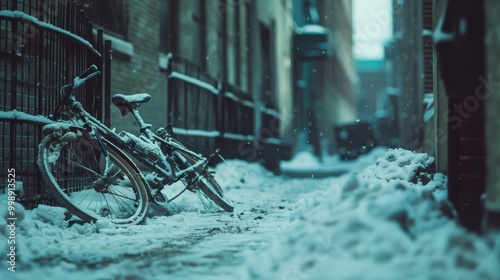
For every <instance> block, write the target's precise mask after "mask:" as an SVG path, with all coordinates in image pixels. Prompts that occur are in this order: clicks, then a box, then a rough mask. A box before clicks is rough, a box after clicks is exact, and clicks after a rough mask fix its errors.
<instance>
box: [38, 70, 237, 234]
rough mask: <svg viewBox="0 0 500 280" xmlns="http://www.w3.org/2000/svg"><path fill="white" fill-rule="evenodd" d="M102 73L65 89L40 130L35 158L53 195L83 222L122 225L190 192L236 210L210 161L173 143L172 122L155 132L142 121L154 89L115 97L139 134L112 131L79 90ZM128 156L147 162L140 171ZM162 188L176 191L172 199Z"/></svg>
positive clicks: (88, 74)
mask: <svg viewBox="0 0 500 280" xmlns="http://www.w3.org/2000/svg"><path fill="white" fill-rule="evenodd" d="M97 74H99V71H98V69H97V67H96V66H95V65H92V66H91V67H90V68H89V69H87V70H86V71H85V72H84V73H82V74H81V75H80V76H78V77H75V79H74V81H73V83H72V84H68V85H65V86H64V87H62V88H61V97H60V99H59V103H58V105H57V106H56V109H55V110H54V112H53V114H52V115H51V119H52V120H54V121H55V122H54V123H52V124H48V125H46V126H44V128H43V133H44V134H45V135H46V136H45V137H44V139H43V140H42V142H41V143H40V145H39V151H38V161H37V163H38V166H39V169H40V172H41V176H42V178H43V180H44V182H45V184H46V186H48V187H49V189H50V190H51V191H52V193H53V194H54V196H55V198H56V199H58V201H59V202H60V203H61V204H62V205H63V206H64V207H66V208H67V209H68V210H69V211H70V212H71V213H73V214H74V215H76V216H78V217H79V218H80V219H82V220H84V221H96V220H98V219H101V218H106V219H108V220H110V221H111V222H113V223H115V224H117V225H129V224H138V223H140V222H141V221H143V220H144V218H145V217H146V214H147V212H148V207H149V206H150V204H156V205H164V204H165V203H168V202H170V201H171V200H173V199H174V198H176V197H178V196H179V195H180V194H182V193H183V192H184V191H185V190H189V191H192V192H194V193H196V194H197V196H198V197H199V198H200V199H201V201H202V202H203V205H204V206H205V208H207V209H208V210H210V211H228V212H232V211H233V206H232V205H231V203H230V202H229V200H227V199H226V198H225V197H224V195H223V192H222V189H221V187H220V185H219V184H218V183H217V181H216V180H215V178H214V176H213V173H212V172H211V171H210V170H209V168H208V166H209V159H207V158H205V157H203V156H201V155H199V154H197V153H195V152H193V151H191V150H189V149H187V148H186V147H185V146H184V145H182V144H181V143H180V142H179V141H177V140H175V139H174V138H173V133H172V130H171V128H170V126H168V127H167V128H160V129H158V130H157V131H156V132H155V133H154V132H153V131H152V130H151V127H152V126H151V125H150V124H146V123H145V122H144V120H143V119H142V117H141V115H140V114H139V111H138V109H137V108H138V107H139V106H140V105H141V104H142V103H145V102H147V101H149V100H150V99H151V97H150V95H149V94H146V93H139V94H133V95H122V94H117V95H115V96H113V98H112V102H113V104H114V105H116V106H117V107H118V108H119V109H120V111H121V113H122V116H125V115H127V114H128V113H132V115H133V116H134V117H135V119H136V121H137V123H138V124H139V127H140V132H141V135H140V136H136V135H134V134H132V133H129V132H125V131H122V132H120V133H115V131H114V130H111V129H109V128H108V127H106V126H105V125H104V124H102V123H101V122H100V121H98V120H97V119H96V118H94V117H93V116H91V115H90V114H89V113H88V112H86V111H85V110H84V109H83V107H82V105H81V103H80V102H78V101H76V99H75V97H74V90H75V89H76V88H78V87H80V86H81V85H83V84H84V83H85V82H87V81H88V80H89V79H91V78H92V77H94V76H96V75H97ZM217 155H218V154H217V152H216V153H214V154H212V155H211V156H210V158H212V157H213V156H217ZM131 158H133V159H135V160H136V161H138V162H140V163H141V164H142V165H141V168H140V169H139V167H138V165H136V164H135V162H134V161H132V159H131ZM164 187H165V189H167V188H172V189H176V190H177V191H176V192H174V193H173V194H172V195H171V196H170V195H169V197H167V196H166V195H165V194H164V192H162V190H163V189H164Z"/></svg>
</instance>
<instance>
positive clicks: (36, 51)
mask: <svg viewBox="0 0 500 280" xmlns="http://www.w3.org/2000/svg"><path fill="white" fill-rule="evenodd" d="M0 8H1V10H0V111H1V112H0V131H1V135H0V168H1V169H0V174H1V175H0V186H5V185H6V179H7V178H6V177H7V170H8V169H11V168H14V169H15V170H16V179H17V181H19V182H22V183H23V187H24V198H23V199H24V200H23V203H24V204H25V206H26V207H28V208H32V207H34V206H36V205H37V204H38V203H40V202H43V203H44V204H54V203H55V201H54V200H53V199H52V198H51V197H50V196H49V195H47V194H46V192H45V189H44V186H43V183H42V181H41V178H40V177H39V171H38V168H37V166H36V160H37V146H38V143H39V142H40V141H41V137H42V132H41V129H42V126H43V124H44V123H46V122H48V120H47V119H44V118H42V117H40V116H49V115H50V114H51V112H52V111H53V109H54V107H55V105H56V102H57V100H58V97H59V90H60V88H61V87H62V86H63V85H65V84H68V83H71V82H72V78H73V77H74V76H76V75H78V74H79V73H81V72H83V71H84V70H85V69H86V68H88V67H89V66H90V65H91V64H95V65H97V66H98V67H99V69H100V70H101V73H102V75H99V76H98V78H97V79H95V80H94V81H93V82H92V83H89V84H88V85H87V86H85V87H82V88H81V89H79V90H78V91H77V92H76V97H77V99H78V100H79V101H80V102H82V104H83V106H84V107H85V109H86V110H87V111H88V112H89V113H91V114H93V115H94V116H95V117H97V118H98V119H100V120H102V121H105V122H106V120H109V103H110V100H109V96H110V95H109V88H110V78H109V77H110V71H109V68H110V53H111V52H110V47H111V43H110V42H104V40H103V36H102V30H99V31H98V32H96V34H97V35H94V32H93V29H94V28H93V26H92V24H91V23H90V22H89V20H88V18H87V17H86V16H85V14H84V13H83V12H82V10H81V8H80V7H79V6H78V5H77V4H75V3H74V1H60V0H44V1H41V0H40V1H15V0H12V1H8V0H0ZM103 108H107V110H104V109H103Z"/></svg>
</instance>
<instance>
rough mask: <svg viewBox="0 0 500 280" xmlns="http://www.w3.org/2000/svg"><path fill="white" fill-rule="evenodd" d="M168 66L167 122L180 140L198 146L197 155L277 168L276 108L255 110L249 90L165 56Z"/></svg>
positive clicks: (282, 154) (277, 114) (277, 115)
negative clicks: (218, 154) (217, 152)
mask: <svg viewBox="0 0 500 280" xmlns="http://www.w3.org/2000/svg"><path fill="white" fill-rule="evenodd" d="M167 65H168V67H167V75H168V93H167V94H168V106H169V108H168V112H169V115H168V121H169V122H170V123H171V124H172V126H173V129H174V133H175V134H176V135H177V137H178V138H180V139H181V140H183V141H185V142H187V143H190V144H193V146H196V147H200V148H201V149H199V150H198V152H207V151H214V150H215V149H216V148H218V149H220V150H221V154H222V155H223V156H224V157H227V158H239V159H244V160H247V161H259V160H262V161H263V162H264V164H265V165H266V167H268V168H269V169H272V170H276V168H277V166H276V165H277V164H278V161H279V159H280V157H281V158H284V157H285V158H286V155H284V151H285V147H283V144H282V142H281V139H280V135H279V127H280V121H281V120H280V115H279V113H278V112H277V111H276V110H275V108H266V107H258V106H257V105H256V104H255V103H254V101H253V98H252V96H251V95H250V94H249V93H248V92H244V91H242V90H240V89H237V88H236V87H234V86H232V85H230V84H229V83H227V82H225V81H221V80H218V79H215V78H212V77H210V75H208V74H207V73H206V72H204V71H203V70H202V69H201V68H200V67H198V66H197V65H196V64H194V63H191V62H190V61H188V60H186V59H183V58H181V57H178V56H176V55H173V54H169V55H168V64H167ZM255 114H261V116H260V117H259V118H256V116H255ZM256 119H257V120H260V123H259V124H258V125H255V121H256ZM280 149H281V150H280Z"/></svg>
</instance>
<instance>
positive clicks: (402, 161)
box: [359, 149, 434, 182]
mask: <svg viewBox="0 0 500 280" xmlns="http://www.w3.org/2000/svg"><path fill="white" fill-rule="evenodd" d="M433 161H434V158H433V157H431V156H429V155H427V154H415V153H413V152H410V151H407V150H403V149H394V150H391V151H390V152H388V153H386V154H385V156H383V157H381V158H379V159H377V161H376V162H375V165H372V166H368V167H367V168H366V169H365V170H363V171H362V172H361V173H360V174H359V177H360V178H366V179H368V180H370V179H381V180H385V181H387V182H390V181H391V180H403V181H410V180H411V179H412V178H413V177H415V173H416V171H417V170H418V169H419V168H426V167H428V166H429V165H430V164H431V163H432V162H433Z"/></svg>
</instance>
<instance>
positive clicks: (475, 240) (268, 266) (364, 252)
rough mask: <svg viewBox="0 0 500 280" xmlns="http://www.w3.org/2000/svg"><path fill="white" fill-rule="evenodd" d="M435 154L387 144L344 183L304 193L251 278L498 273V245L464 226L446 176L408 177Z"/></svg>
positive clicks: (254, 263) (253, 260) (252, 259)
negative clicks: (453, 205) (289, 223)
mask: <svg viewBox="0 0 500 280" xmlns="http://www.w3.org/2000/svg"><path fill="white" fill-rule="evenodd" d="M431 162H432V158H431V157H429V156H427V155H425V154H415V153H412V152H409V151H404V150H401V149H397V150H389V151H388V152H387V153H386V155H385V156H384V157H383V158H381V159H379V160H378V161H377V163H376V164H375V165H374V166H370V167H368V168H366V169H365V170H364V171H363V172H361V173H360V174H359V175H357V176H352V177H351V178H350V179H349V180H347V182H345V183H344V184H343V185H342V187H341V188H331V189H330V190H329V191H327V192H326V193H323V194H322V195H317V196H315V197H311V198H310V199H308V200H305V201H303V203H302V204H303V205H302V206H301V207H298V208H297V209H296V211H295V213H293V215H292V216H291V220H292V226H291V227H290V229H289V230H288V231H286V232H285V233H284V234H282V235H281V236H279V237H278V238H277V239H276V240H274V242H273V243H272V244H271V245H270V246H268V247H267V248H265V249H264V251H263V252H262V253H260V254H258V255H256V256H249V259H248V272H249V274H250V278H252V279H443V278H448V279H498V278H496V277H497V276H498V275H499V274H500V268H499V266H498V263H499V261H500V248H499V247H498V244H497V246H496V247H494V243H493V242H491V243H489V242H488V241H487V240H485V239H482V238H480V237H478V236H476V235H474V234H472V233H468V232H466V231H465V230H464V229H462V228H460V227H459V226H458V225H457V223H456V221H455V220H453V218H454V215H455V214H454V211H453V209H452V208H451V206H450V204H449V203H448V202H447V201H446V200H445V199H443V198H444V197H445V196H444V195H443V193H444V190H445V186H446V177H445V176H444V175H442V174H435V175H433V176H430V177H431V178H430V179H432V180H431V181H430V182H429V183H427V184H425V185H424V184H423V183H421V182H420V183H416V184H414V183H411V182H410V180H412V179H413V176H414V175H415V172H416V170H417V169H418V168H425V167H426V166H428V165H429V164H430V163H431Z"/></svg>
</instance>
